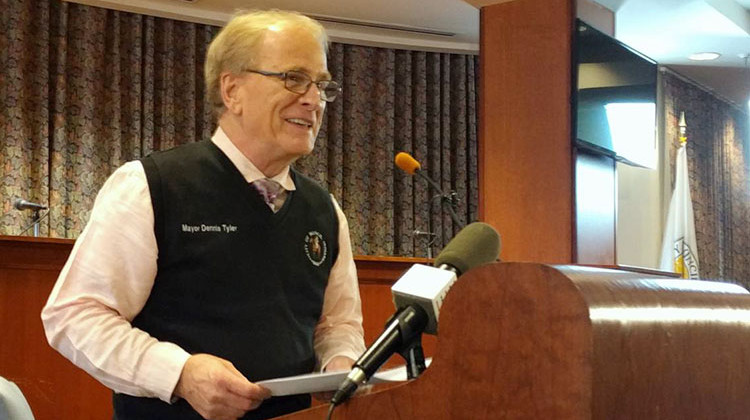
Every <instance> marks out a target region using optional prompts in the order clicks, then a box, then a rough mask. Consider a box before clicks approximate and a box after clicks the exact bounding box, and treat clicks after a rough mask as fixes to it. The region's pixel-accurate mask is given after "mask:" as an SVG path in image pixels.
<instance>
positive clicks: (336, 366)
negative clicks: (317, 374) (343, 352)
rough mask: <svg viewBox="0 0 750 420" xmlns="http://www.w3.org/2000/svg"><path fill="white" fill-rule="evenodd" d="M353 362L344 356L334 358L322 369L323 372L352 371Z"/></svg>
mask: <svg viewBox="0 0 750 420" xmlns="http://www.w3.org/2000/svg"><path fill="white" fill-rule="evenodd" d="M352 366H354V360H352V359H350V358H348V357H346V356H334V358H333V359H331V361H330V362H328V364H327V365H326V367H325V368H324V369H323V371H324V372H339V371H342V370H352Z"/></svg>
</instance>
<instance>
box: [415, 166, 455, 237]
mask: <svg viewBox="0 0 750 420" xmlns="http://www.w3.org/2000/svg"><path fill="white" fill-rule="evenodd" d="M414 173H415V174H417V175H419V176H420V177H422V179H425V180H427V183H428V184H430V186H432V188H433V189H434V190H435V191H436V192H437V193H438V194H439V195H440V202H441V204H442V205H443V206H445V208H446V209H447V210H448V214H449V215H450V216H451V220H453V224H455V225H456V226H458V227H459V228H460V227H463V224H462V223H461V222H460V221H459V220H458V215H457V214H456V208H455V205H456V202H455V201H454V198H453V194H446V193H444V192H443V189H442V188H440V185H438V183H437V182H435V181H433V180H432V178H430V177H429V176H427V175H425V174H424V173H422V170H420V169H417V170H415V171H414Z"/></svg>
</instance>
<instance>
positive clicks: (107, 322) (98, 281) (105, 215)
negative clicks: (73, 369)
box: [42, 128, 365, 402]
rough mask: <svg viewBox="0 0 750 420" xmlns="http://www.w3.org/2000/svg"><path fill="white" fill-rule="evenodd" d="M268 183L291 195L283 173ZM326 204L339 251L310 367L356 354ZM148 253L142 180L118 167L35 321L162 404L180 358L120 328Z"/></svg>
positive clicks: (357, 312)
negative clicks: (313, 358) (315, 356)
mask: <svg viewBox="0 0 750 420" xmlns="http://www.w3.org/2000/svg"><path fill="white" fill-rule="evenodd" d="M211 140H212V141H213V142H214V144H216V146H218V147H219V149H221V150H222V152H224V153H225V154H226V155H227V157H229V159H230V160H231V161H232V163H234V165H235V166H236V167H237V168H238V169H239V171H240V172H241V173H242V175H243V176H244V177H245V179H246V180H247V182H253V181H255V180H256V179H259V178H264V175H263V173H262V172H260V171H259V170H258V169H257V168H256V167H255V165H253V164H252V162H250V160H248V159H247V158H246V157H245V156H244V155H243V154H242V153H241V152H240V151H239V150H238V149H237V148H236V147H235V145H234V144H233V143H232V142H231V141H230V140H229V138H228V137H227V136H226V134H225V133H224V131H223V130H222V129H221V128H219V129H217V131H216V133H215V134H214V136H213V138H212V139H211ZM272 179H274V180H275V181H277V182H279V183H280V184H281V185H282V186H283V187H284V188H285V189H286V190H289V191H291V190H294V189H295V186H294V182H293V180H292V178H291V176H290V175H289V168H288V167H287V168H286V169H285V170H284V171H282V172H281V173H280V174H278V175H277V176H275V177H273V178H272ZM331 200H332V201H333V204H334V207H335V208H336V213H337V215H338V219H339V255H338V258H337V259H336V263H335V264H334V266H333V268H332V270H331V274H330V277H329V279H328V286H327V288H326V291H325V297H324V301H323V311H322V315H321V318H320V320H319V322H318V325H317V326H316V328H315V334H314V347H315V353H316V355H317V359H318V366H325V365H326V364H327V363H328V362H329V361H330V360H331V359H332V358H333V357H334V356H339V355H341V356H347V357H350V358H352V359H355V360H356V359H357V358H358V357H359V355H360V354H361V353H362V352H363V351H364V349H365V346H364V339H363V330H362V310H361V300H360V296H359V286H358V283H357V271H356V267H355V265H354V259H353V257H352V249H351V243H350V240H349V225H348V223H347V221H346V217H345V216H344V213H343V212H342V211H341V208H340V207H339V205H338V203H337V202H336V200H335V199H334V198H333V196H331ZM158 252H159V250H158V249H157V246H156V238H155V237H154V214H153V209H152V206H151V196H150V195H149V189H148V182H147V181H146V175H145V172H144V170H143V166H142V165H141V163H140V162H139V161H133V162H128V163H126V164H125V165H123V166H121V167H120V168H118V169H117V170H116V171H115V172H114V173H113V174H112V176H110V178H109V179H108V180H107V182H106V183H105V184H104V186H103V187H102V189H101V190H100V191H99V194H98V195H97V197H96V201H95V203H94V207H93V209H92V211H91V218H90V220H89V222H88V224H87V225H86V227H85V228H84V230H83V232H82V233H81V235H80V237H79V238H78V240H77V241H76V243H75V245H74V246H73V251H72V252H71V254H70V257H69V258H68V261H67V263H66V264H65V266H64V267H63V269H62V271H61V272H60V276H59V277H58V279H57V283H56V284H55V287H54V289H53V290H52V293H51V294H50V297H49V299H48V301H47V304H46V305H45V307H44V309H43V310H42V321H43V323H44V329H45V333H46V335H47V340H48V341H49V343H50V345H51V346H52V347H54V348H55V349H57V350H58V351H59V352H60V353H62V354H63V355H64V356H65V357H67V358H68V359H70V360H71V361H72V362H73V363H74V364H76V365H77V366H78V367H80V368H81V369H83V370H85V371H86V372H88V373H89V374H91V375H92V376H93V377H94V378H96V379H97V380H99V381H100V382H101V383H103V384H104V385H106V386H107V387H109V388H111V389H112V390H114V391H115V392H120V393H125V394H129V395H134V396H143V397H156V398H160V399H161V400H164V401H167V402H169V401H171V399H172V392H173V391H174V388H175V386H176V385H177V381H178V380H179V378H180V374H181V372H182V367H183V365H184V364H185V362H186V361H187V359H188V357H190V354H188V353H187V352H185V350H183V349H182V348H180V347H179V346H178V345H176V344H174V343H170V342H164V341H158V340H157V339H155V338H153V337H151V336H150V335H149V334H148V333H147V332H145V331H142V330H139V329H137V328H134V327H133V326H132V325H131V324H130V322H131V321H132V320H133V318H135V316H136V315H138V313H139V312H140V311H141V309H142V308H143V306H144V305H145V303H146V300H147V299H148V297H149V294H150V293H151V288H152V286H153V283H154V279H155V277H156V270H157V263H156V260H157V256H158ZM258 345H263V343H258ZM269 350H271V351H272V349H269Z"/></svg>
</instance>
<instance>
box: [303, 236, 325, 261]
mask: <svg viewBox="0 0 750 420" xmlns="http://www.w3.org/2000/svg"><path fill="white" fill-rule="evenodd" d="M327 253H328V247H327V246H326V241H325V240H323V235H321V234H320V232H316V231H312V232H308V233H307V235H305V254H307V258H308V259H309V260H310V262H311V263H313V265H314V266H316V267H317V266H319V265H320V264H323V261H325V259H326V255H327Z"/></svg>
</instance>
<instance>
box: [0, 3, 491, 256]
mask: <svg viewBox="0 0 750 420" xmlns="http://www.w3.org/2000/svg"><path fill="white" fill-rule="evenodd" d="M0 1H1V3H0V5H2V7H3V12H2V15H1V16H2V17H0V19H1V20H0V23H2V24H3V27H4V28H6V33H7V34H8V36H6V37H0V38H2V39H1V40H0V59H2V62H3V63H6V65H5V68H4V69H3V71H2V73H1V75H0V82H2V83H0V102H2V104H3V105H4V106H3V107H2V110H1V111H0V126H1V127H2V128H3V132H2V144H0V168H2V169H1V170H2V184H0V194H2V201H1V202H0V206H1V207H0V234H5V235H17V234H21V233H23V234H29V232H28V231H26V232H21V231H22V230H23V228H24V227H25V226H27V225H28V224H29V222H30V220H29V219H30V215H29V214H27V213H25V212H20V211H16V210H14V209H13V208H12V206H13V202H14V200H15V199H16V198H18V197H22V198H25V199H28V200H31V201H35V202H39V203H43V204H48V205H49V207H50V211H49V214H48V215H47V218H46V220H45V221H44V223H43V224H42V235H43V236H51V237H61V238H75V237H77V236H78V235H79V234H80V232H81V231H82V229H83V227H84V226H85V223H86V221H87V219H88V216H89V212H90V209H91V206H92V205H93V201H94V199H95V197H96V193H97V191H98V189H99V188H100V187H101V185H102V184H103V183H104V181H105V180H106V178H107V177H108V176H109V175H110V174H111V173H112V172H113V171H114V169H115V168H117V167H118V166H120V165H121V164H123V163H124V162H127V161H129V160H133V159H138V158H140V157H142V156H145V155H146V154H148V153H150V152H151V151H154V150H164V149H168V148H171V147H174V146H176V145H179V144H183V143H187V142H193V141H198V140H202V139H206V138H209V137H210V136H211V133H212V132H213V130H214V129H215V123H214V121H213V119H212V117H211V113H210V108H209V107H208V105H207V103H206V102H205V100H204V84H203V59H204V56H205V51H206V48H207V47H208V44H209V43H210V41H211V39H212V38H213V36H214V35H215V34H216V33H217V32H218V29H219V28H216V27H212V26H209V25H200V24H194V23H187V22H180V21H174V20H169V19H161V18H155V17H150V16H143V15H138V14H132V13H125V12H117V11H112V10H107V9H102V8H97V7H91V6H85V5H80V4H71V3H66V2H62V1H60V0H44V1H40V0H0ZM328 59H329V69H330V71H331V72H332V74H333V75H334V77H335V78H337V79H338V80H341V81H342V83H343V87H344V94H343V97H342V98H341V99H337V101H336V102H334V103H333V104H330V105H329V106H328V109H327V111H326V117H325V120H324V123H323V126H322V128H321V132H320V135H319V136H318V140H317V144H316V148H315V151H314V152H313V154H312V155H310V156H307V157H305V158H303V159H301V160H299V161H298V162H297V163H296V164H295V165H296V167H297V168H298V169H300V170H301V171H302V172H303V173H306V174H308V175H309V176H312V177H313V178H315V179H316V180H318V181H319V182H320V183H321V184H322V185H323V186H327V187H328V189H329V190H330V191H331V193H333V194H334V196H335V197H336V199H337V200H338V201H339V203H340V204H341V205H342V209H343V210H344V212H345V213H346V215H347V218H348V219H349V225H350V228H351V236H352V244H353V247H354V252H355V254H365V255H402V256H426V255H427V253H428V242H432V247H431V248H430V251H431V252H432V254H433V255H434V254H435V253H436V252H438V251H439V249H440V248H441V247H442V246H443V245H444V243H446V242H447V241H448V240H449V239H450V238H451V237H452V235H453V234H454V233H455V232H456V231H457V230H458V228H459V227H460V226H453V223H452V222H451V219H450V218H449V217H447V216H446V215H445V213H443V212H442V211H441V204H440V200H439V198H438V199H435V198H434V195H435V193H434V191H432V190H431V189H430V188H429V187H428V185H427V183H426V182H425V181H424V180H422V179H419V178H414V177H410V176H408V175H406V174H404V173H401V172H400V171H399V170H398V169H396V168H395V167H394V165H393V156H394V155H395V153H397V152H399V151H406V152H409V153H411V154H412V155H414V156H415V157H416V158H417V159H418V160H419V161H420V162H421V163H422V164H423V167H424V172H425V173H427V174H428V175H429V176H430V177H432V178H433V179H435V180H436V181H437V182H439V183H440V185H441V186H442V188H443V189H444V190H445V191H447V192H455V193H456V196H457V197H458V198H459V199H460V200H459V204H458V206H457V211H458V214H459V218H460V220H461V224H463V223H466V222H469V221H474V220H476V218H477V190H478V189H477V174H476V168H477V150H476V145H477V139H476V118H477V117H476V103H477V97H476V86H477V72H478V65H477V60H478V58H477V57H476V56H472V55H457V54H444V53H426V52H419V51H402V50H392V49H382V48H372V47H360V46H354V45H345V44H337V43H334V44H332V45H331V50H330V53H329V57H328ZM415 230H419V231H424V232H429V233H431V234H432V235H434V236H432V235H423V236H420V235H415V234H414V231H415Z"/></svg>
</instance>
